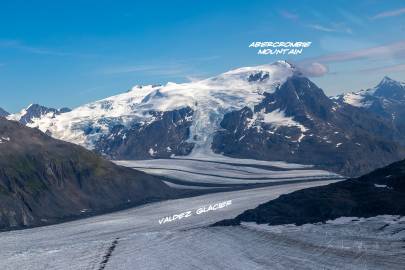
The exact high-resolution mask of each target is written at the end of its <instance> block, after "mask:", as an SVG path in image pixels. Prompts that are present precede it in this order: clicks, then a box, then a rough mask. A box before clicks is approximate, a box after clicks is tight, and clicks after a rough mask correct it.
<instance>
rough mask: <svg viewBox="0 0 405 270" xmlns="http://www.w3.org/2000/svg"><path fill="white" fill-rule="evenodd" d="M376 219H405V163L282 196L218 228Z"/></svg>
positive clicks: (225, 222)
mask: <svg viewBox="0 0 405 270" xmlns="http://www.w3.org/2000/svg"><path fill="white" fill-rule="evenodd" d="M377 215H405V160H404V161H400V162H396V163H393V164H391V165H389V166H387V167H384V168H382V169H378V170H376V171H374V172H372V173H370V174H367V175H365V176H362V177H359V178H356V179H349V180H346V181H342V182H338V183H334V184H330V185H328V186H322V187H314V188H309V189H303V190H300V191H296V192H293V193H291V194H286V195H282V196H280V197H279V198H278V199H276V200H273V201H270V202H267V203H265V204H262V205H259V206H258V207H257V208H255V209H252V210H248V211H246V212H244V213H243V214H241V215H239V216H237V217H236V218H235V219H231V220H225V221H221V222H219V223H217V224H216V225H237V224H240V222H256V223H259V224H270V225H279V224H291V223H294V224H297V225H301V224H305V223H315V222H324V221H326V220H331V219H335V218H338V217H342V216H346V217H372V216H377Z"/></svg>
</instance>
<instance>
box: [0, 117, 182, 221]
mask: <svg viewBox="0 0 405 270" xmlns="http://www.w3.org/2000/svg"><path fill="white" fill-rule="evenodd" d="M174 196H177V191H173V190H172V189H171V188H169V187H168V186H167V185H166V184H164V183H163V182H162V181H161V180H160V179H159V178H158V177H154V176H150V175H147V174H145V173H142V172H138V171H135V170H133V169H129V168H124V167H120V166H117V165H115V164H113V163H111V162H109V161H107V160H104V159H102V158H100V157H99V156H98V155H96V154H95V153H93V152H91V151H88V150H86V149H84V148H82V147H81V146H78V145H74V144H71V143H67V142H63V141H59V140H55V139H53V138H51V137H49V136H48V135H45V134H44V133H42V132H41V131H39V130H37V129H31V128H28V127H25V126H23V125H22V124H20V123H18V122H14V121H8V120H6V119H4V118H1V117H0V229H10V228H19V227H25V226H35V225H43V224H49V223H54V222H58V221H62V220H65V219H68V218H73V217H77V216H80V215H87V214H95V213H98V212H104V211H108V210H112V209H117V208H121V207H128V206H131V205H137V204H140V203H145V202H148V201H154V200H162V199H167V198H171V197H174Z"/></svg>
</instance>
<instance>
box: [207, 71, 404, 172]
mask: <svg viewBox="0 0 405 270" xmlns="http://www.w3.org/2000/svg"><path fill="white" fill-rule="evenodd" d="M266 117H267V118H266ZM277 119H279V120H277ZM404 120H405V118H404ZM221 127H222V128H223V129H222V130H220V131H219V132H217V134H216V135H215V137H214V141H213V144H212V148H213V150H214V151H215V152H217V153H223V154H225V155H227V156H231V157H238V158H254V159H262V160H283V161H287V162H296V163H303V164H315V165H317V166H318V167H320V168H323V169H327V170H332V171H334V172H338V173H340V174H343V175H347V176H359V175H361V174H364V173H366V172H370V171H371V170H373V169H375V168H378V167H382V166H385V165H387V164H389V163H392V162H394V161H397V160H400V159H402V158H404V157H405V148H404V147H403V146H401V145H400V142H401V140H402V139H403V138H404V137H405V132H400V130H398V129H397V128H396V126H395V125H394V124H393V122H392V121H391V120H388V119H386V118H384V117H381V116H379V115H376V114H370V113H368V112H366V111H365V110H363V109H362V108H357V107H354V106H351V105H349V104H346V103H338V102H335V101H333V100H332V99H330V98H328V97H327V96H326V95H325V94H324V93H323V91H322V90H321V89H320V88H318V87H317V86H316V85H315V84H314V83H312V82H311V81H310V80H309V79H307V78H305V77H300V76H293V77H291V78H289V79H288V80H287V81H286V82H285V83H284V84H283V85H282V86H281V87H280V88H279V89H277V90H276V91H275V92H274V93H265V98H264V99H263V101H262V102H261V103H260V104H258V105H256V106H255V107H254V108H253V109H251V108H248V107H245V108H243V109H242V110H239V111H233V112H230V113H228V114H226V115H225V117H224V119H223V121H222V122H221Z"/></svg>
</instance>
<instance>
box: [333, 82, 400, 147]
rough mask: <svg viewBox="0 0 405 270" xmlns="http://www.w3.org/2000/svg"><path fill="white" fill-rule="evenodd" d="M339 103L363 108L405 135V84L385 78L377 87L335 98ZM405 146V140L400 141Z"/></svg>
mask: <svg viewBox="0 0 405 270" xmlns="http://www.w3.org/2000/svg"><path fill="white" fill-rule="evenodd" d="M334 99H336V100H337V101H338V102H339V103H346V104H350V105H352V106H355V107H358V108H362V109H363V110H366V111H368V112H371V113H373V114H375V115H377V116H379V117H382V118H385V119H386V120H388V121H390V122H392V123H393V125H394V126H395V128H396V129H398V131H399V132H400V133H401V134H405V83H403V82H398V81H395V80H393V79H391V78H389V77H384V78H383V79H382V81H381V82H380V83H379V84H378V85H377V86H375V87H373V88H371V89H367V90H361V91H358V92H352V93H346V94H342V95H339V96H336V97H334ZM400 141H401V143H402V144H405V139H404V138H403V137H402V138H401V139H400Z"/></svg>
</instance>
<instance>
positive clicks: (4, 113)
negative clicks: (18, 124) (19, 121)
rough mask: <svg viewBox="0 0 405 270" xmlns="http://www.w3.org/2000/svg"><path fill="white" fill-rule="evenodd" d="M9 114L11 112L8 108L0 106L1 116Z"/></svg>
mask: <svg viewBox="0 0 405 270" xmlns="http://www.w3.org/2000/svg"><path fill="white" fill-rule="evenodd" d="M7 115H9V113H8V112H7V111H6V110H4V109H3V108H0V116H3V117H5V116H7Z"/></svg>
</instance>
